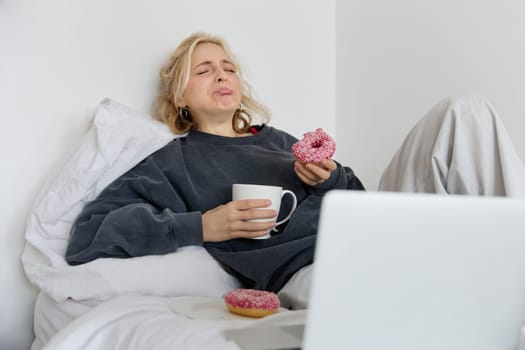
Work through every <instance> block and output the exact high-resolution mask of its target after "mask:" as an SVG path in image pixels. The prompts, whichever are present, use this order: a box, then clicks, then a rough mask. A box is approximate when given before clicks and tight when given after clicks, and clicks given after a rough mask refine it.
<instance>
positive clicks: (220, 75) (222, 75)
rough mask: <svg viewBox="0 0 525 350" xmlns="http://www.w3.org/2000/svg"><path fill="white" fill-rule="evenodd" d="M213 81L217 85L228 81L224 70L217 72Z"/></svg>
mask: <svg viewBox="0 0 525 350" xmlns="http://www.w3.org/2000/svg"><path fill="white" fill-rule="evenodd" d="M215 81H217V82H218V83H222V82H225V81H228V77H227V76H226V74H225V73H224V70H222V69H221V70H219V72H218V73H217V76H216V77H215Z"/></svg>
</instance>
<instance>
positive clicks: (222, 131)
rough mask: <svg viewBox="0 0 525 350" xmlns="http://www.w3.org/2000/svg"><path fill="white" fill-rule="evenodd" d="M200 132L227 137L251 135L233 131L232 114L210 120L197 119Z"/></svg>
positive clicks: (209, 118)
mask: <svg viewBox="0 0 525 350" xmlns="http://www.w3.org/2000/svg"><path fill="white" fill-rule="evenodd" d="M197 122H198V125H199V127H198V129H197V130H198V131H200V132H205V133H208V134H213V135H219V136H225V137H239V136H247V135H251V134H250V133H238V132H236V131H235V130H233V126H232V114H228V115H226V114H225V115H223V116H218V115H215V116H213V117H208V118H200V117H197Z"/></svg>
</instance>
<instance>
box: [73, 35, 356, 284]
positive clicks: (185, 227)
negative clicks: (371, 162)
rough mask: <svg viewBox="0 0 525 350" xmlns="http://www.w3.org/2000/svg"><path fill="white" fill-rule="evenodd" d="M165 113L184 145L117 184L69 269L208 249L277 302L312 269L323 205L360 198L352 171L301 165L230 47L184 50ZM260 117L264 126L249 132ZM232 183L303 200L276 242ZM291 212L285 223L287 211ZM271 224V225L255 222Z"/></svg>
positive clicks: (260, 206) (81, 227) (260, 212)
mask: <svg viewBox="0 0 525 350" xmlns="http://www.w3.org/2000/svg"><path fill="white" fill-rule="evenodd" d="M161 80H162V83H163V89H162V91H161V93H160V96H159V114H160V117H161V119H162V120H163V121H164V122H165V123H167V124H168V125H169V126H170V128H171V130H172V131H173V132H174V133H177V134H183V133H187V135H186V136H183V137H181V138H177V139H175V140H174V141H172V142H171V143H169V144H168V145H166V146H165V147H163V148H162V149H160V150H159V151H157V152H155V153H154V154H152V155H151V156H149V157H147V158H146V159H144V160H143V161H142V162H141V163H139V164H138V165H137V166H135V167H134V168H133V169H131V170H130V171H129V172H127V173H126V174H124V175H122V176H121V177H120V178H118V179H117V180H115V181H114V182H113V183H112V184H110V185H109V186H108V187H107V188H106V189H105V190H104V191H103V192H102V193H101V194H100V195H99V197H98V198H97V199H96V200H94V201H93V202H91V203H89V204H88V205H87V206H86V207H85V208H84V210H83V211H82V213H81V214H80V216H79V217H78V219H77V221H76V222H75V224H74V226H73V229H72V232H71V238H70V241H69V245H68V249H67V252H66V260H67V261H68V263H70V264H82V263H86V262H89V261H91V260H94V259H97V258H102V257H121V258H126V257H134V256H143V255H149V254H166V253H170V252H173V251H176V250H177V249H178V248H179V247H184V246H188V245H204V247H205V248H206V249H207V250H208V252H209V253H210V254H211V255H212V256H213V257H214V258H215V259H217V260H218V261H219V262H220V263H221V264H222V265H223V266H224V267H225V268H226V269H227V270H228V271H229V272H230V273H232V274H234V275H235V276H237V277H238V278H239V279H240V280H241V281H243V282H244V284H245V285H246V286H247V287H251V288H257V289H266V290H271V291H278V290H279V289H280V288H281V287H282V286H283V285H284V283H286V281H287V280H288V279H289V278H290V277H291V276H292V275H293V274H294V273H295V272H296V271H298V270H299V269H301V268H302V267H304V266H306V265H308V264H311V263H312V262H313V254H314V247H315V236H316V231H317V221H318V215H319V209H320V204H321V199H322V196H323V195H324V194H325V193H326V192H327V191H328V190H331V189H336V188H337V189H356V190H362V189H363V186H362V184H361V182H360V181H359V179H358V178H357V177H356V176H355V175H354V174H353V172H352V170H351V169H349V168H347V167H343V166H341V165H340V164H337V163H336V162H335V161H334V160H332V159H327V160H324V161H322V162H320V163H317V164H304V163H301V162H298V161H295V159H294V157H293V156H292V154H291V147H292V145H293V143H295V142H296V141H297V139H296V138H294V137H293V136H291V135H289V134H287V133H285V132H283V131H280V130H277V129H275V128H273V127H270V126H268V125H266V122H267V121H268V119H269V113H268V112H267V109H266V108H265V107H264V106H262V105H261V104H260V103H258V102H256V101H255V100H254V99H253V98H252V96H251V92H250V88H249V86H248V84H246V82H245V81H244V80H243V79H242V74H241V72H240V68H239V65H238V64H237V63H236V61H235V59H234V57H233V55H232V54H231V52H230V51H229V49H228V48H227V46H226V45H225V43H224V42H223V41H222V40H221V39H220V38H217V37H214V36H210V35H206V34H202V33H197V34H194V35H192V36H190V37H188V38H187V39H186V40H184V41H183V42H182V43H181V44H180V45H179V47H178V48H177V49H176V50H175V52H174V54H173V56H172V57H171V59H170V60H169V62H168V64H167V65H166V66H165V67H164V68H163V69H162V71H161ZM252 114H257V115H259V116H260V117H262V122H263V124H262V125H260V126H254V125H252ZM234 183H251V184H261V185H276V186H281V187H284V188H286V189H289V190H292V191H293V192H294V193H295V195H296V197H297V201H298V205H297V209H296V210H295V212H294V214H293V216H292V218H291V219H290V220H289V221H288V222H287V223H286V224H284V225H282V226H280V227H279V231H280V232H279V233H278V234H276V235H274V236H272V237H271V238H269V239H265V240H254V239H251V238H256V237H259V236H263V235H265V234H266V233H267V231H268V230H269V229H271V228H273V227H274V225H275V219H277V218H275V216H276V213H275V212H274V211H273V210H270V209H265V208H267V207H268V206H269V204H270V203H269V201H268V200H267V199H264V198H261V199H254V200H238V201H232V200H231V187H232V184H234ZM289 205H290V204H289V203H286V202H284V203H283V206H282V209H283V210H282V212H283V213H287V212H289V208H288V207H287V206H289ZM263 218H266V219H268V218H273V219H274V220H273V221H271V222H251V221H249V220H252V219H263Z"/></svg>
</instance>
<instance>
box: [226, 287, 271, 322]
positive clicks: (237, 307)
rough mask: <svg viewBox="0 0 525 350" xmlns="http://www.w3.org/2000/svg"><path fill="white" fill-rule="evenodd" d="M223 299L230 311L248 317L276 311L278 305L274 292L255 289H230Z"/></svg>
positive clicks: (262, 315) (261, 315)
mask: <svg viewBox="0 0 525 350" xmlns="http://www.w3.org/2000/svg"><path fill="white" fill-rule="evenodd" d="M224 301H225V302H226V305H227V306H228V310H229V311H230V312H231V313H234V314H237V315H242V316H249V317H264V316H267V315H270V314H273V313H276V312H277V310H279V305H280V303H279V298H277V295H275V293H272V292H266V291H262V290H256V289H242V288H241V289H236V290H232V291H231V292H229V293H228V294H226V296H224Z"/></svg>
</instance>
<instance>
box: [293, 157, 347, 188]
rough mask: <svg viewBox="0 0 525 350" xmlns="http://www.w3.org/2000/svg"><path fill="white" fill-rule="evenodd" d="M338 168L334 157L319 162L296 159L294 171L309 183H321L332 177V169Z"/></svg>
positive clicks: (312, 184)
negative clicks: (305, 161)
mask: <svg viewBox="0 0 525 350" xmlns="http://www.w3.org/2000/svg"><path fill="white" fill-rule="evenodd" d="M335 169H337V164H336V163H335V162H334V160H333V159H325V160H323V161H321V162H319V163H304V162H301V161H298V160H296V161H295V163H294V171H295V173H296V174H297V176H299V178H300V179H301V180H302V181H303V182H304V183H305V184H307V185H310V186H315V185H319V184H321V183H323V182H325V181H326V180H328V179H329V178H330V175H331V174H332V171H334V170H335Z"/></svg>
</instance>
